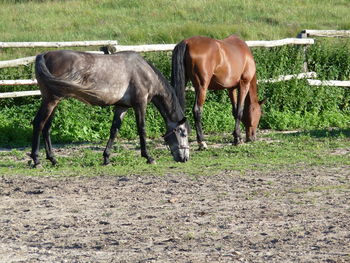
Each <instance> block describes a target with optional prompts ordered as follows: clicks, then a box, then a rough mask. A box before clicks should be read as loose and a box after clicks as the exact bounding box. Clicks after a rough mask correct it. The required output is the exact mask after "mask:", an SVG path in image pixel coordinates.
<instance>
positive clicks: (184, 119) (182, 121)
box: [179, 117, 187, 125]
mask: <svg viewBox="0 0 350 263" xmlns="http://www.w3.org/2000/svg"><path fill="white" fill-rule="evenodd" d="M186 121H187V119H186V117H184V118H183V119H182V120H181V121H179V125H181V124H184V123H185V122H186Z"/></svg>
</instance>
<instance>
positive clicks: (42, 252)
mask: <svg viewBox="0 0 350 263" xmlns="http://www.w3.org/2000/svg"><path fill="white" fill-rule="evenodd" d="M349 10H350V2H349V1H348V0H343V1H329V0H327V1H326V0H321V1H319V0H308V1H298V0H295V1H287V0H272V1H251V0H244V1H243V0H235V1H231V0H230V1H229V0H216V1H204V0H202V1H200V0H193V1H180V0H172V1H170V0H163V1H161V0H153V1H142V0H125V1H124V0H116V1H112V0H108V1H107V0H85V1H75V0H73V1H54V0H52V1H44V0H36V1H34V0H33V1H25V0H12V1H10V0H0V17H1V23H0V41H74V40H105V39H111V40H118V41H119V42H120V44H159V43H176V42H179V41H181V40H182V39H183V38H186V37H189V36H193V35H207V36H211V37H216V38H224V37H226V36H227V35H230V34H233V33H235V34H238V35H239V36H241V37H242V38H243V39H245V40H275V39H281V38H287V37H296V35H297V34H298V33H299V32H300V31H301V30H302V29H349V28H350V13H349ZM349 49H350V40H348V39H324V38H319V39H317V40H316V44H315V45H313V46H311V47H309V48H308V53H307V54H308V55H307V60H308V65H309V71H316V72H317V74H318V78H319V79H329V80H332V79H335V80H350V55H349V54H350V52H349V51H350V50H349ZM45 50H46V49H45ZM45 50H44V49H0V59H1V60H5V59H15V58H20V57H25V56H33V55H35V54H37V53H39V52H42V51H45ZM81 50H83V49H81ZM253 52H254V56H255V59H256V62H257V69H258V78H259V79H265V78H271V77H276V76H278V75H282V74H283V75H285V74H292V73H300V72H301V68H302V62H303V52H302V48H300V47H293V46H288V47H281V48H269V49H265V48H254V49H253ZM143 55H144V56H145V57H146V58H147V59H148V60H150V61H152V62H153V63H154V64H155V65H156V66H157V67H158V68H159V69H160V70H161V71H162V72H163V74H164V75H165V76H166V77H167V78H169V76H170V56H171V53H170V52H157V53H147V54H143ZM32 77H34V72H33V67H32V66H28V67H20V68H13V69H1V70H0V79H27V78H32ZM0 89H1V91H12V90H29V89H36V87H29V86H28V87H21V88H19V87H16V88H13V87H0ZM187 96H188V101H189V103H188V112H187V115H188V118H189V119H190V121H191V122H193V119H192V114H191V107H192V106H191V101H193V92H188V93H187ZM259 96H260V98H265V97H266V98H267V99H268V101H267V103H266V105H265V106H264V115H263V118H262V120H261V123H260V129H259V132H258V140H257V141H256V142H254V143H247V144H242V145H240V146H238V147H235V146H232V145H231V140H232V135H231V131H232V129H233V118H232V116H231V106H230V104H229V102H228V98H227V95H226V92H225V91H221V92H209V94H208V101H207V102H206V104H205V109H204V116H203V121H204V132H205V136H206V139H207V142H208V146H209V148H208V150H206V151H197V150H196V142H195V135H194V133H192V135H191V136H190V143H191V157H190V161H189V162H186V163H175V162H174V161H173V160H172V157H171V155H170V153H169V151H168V149H166V147H165V146H164V144H163V141H162V138H161V136H160V135H161V134H162V133H163V132H164V124H163V121H162V120H161V118H160V115H159V113H158V112H157V111H156V110H155V109H154V107H152V106H151V105H150V107H149V108H148V112H147V132H148V137H149V138H150V139H149V140H148V145H149V152H150V154H151V155H152V156H153V157H154V158H155V160H156V162H157V164H156V165H147V164H146V162H145V159H144V158H141V157H140V153H139V143H138V140H137V139H136V137H137V135H136V129H135V126H136V125H135V120H134V115H133V113H132V111H130V112H129V113H128V114H127V117H126V119H125V121H124V124H123V126H122V129H121V133H120V136H119V138H121V139H119V140H118V142H117V143H116V145H115V147H114V149H113V154H112V156H111V164H110V165H109V166H102V165H101V164H102V151H103V149H104V146H105V143H106V141H107V138H108V135H109V128H110V124H111V118H112V107H104V108H101V107H89V106H86V105H83V104H82V103H80V102H77V101H75V100H67V101H64V102H62V103H61V104H60V105H59V108H58V111H57V114H56V118H55V119H54V124H53V128H52V135H53V136H52V137H53V142H54V152H55V154H56V157H57V160H58V165H57V166H55V167H53V166H52V165H51V164H50V163H49V162H48V161H46V160H44V158H45V154H44V151H43V150H42V151H41V156H40V157H41V160H42V167H38V168H37V169H29V167H30V166H29V165H28V164H31V162H30V158H29V156H28V153H29V152H30V140H31V133H32V127H31V121H32V119H33V118H34V115H35V113H36V111H37V109H38V107H39V103H40V98H39V97H27V98H17V99H2V100H0V222H1V226H2V227H1V228H0V261H1V260H2V261H5V262H61V261H62V260H66V261H67V262H231V261H233V262H286V261H290V262H328V263H332V262H349V259H350V251H349V246H348V244H349V231H350V229H349V214H350V207H349V189H350V184H349V178H350V177H349V171H350V158H349V156H350V140H349V138H350V128H349V121H350V89H349V88H339V87H333V88H332V87H310V86H309V85H307V84H306V82H305V81H303V80H300V81H296V80H293V81H288V82H281V83H276V84H264V85H260V86H259ZM266 129H273V131H271V130H266ZM291 129H296V130H295V131H290V130H291ZM283 130H289V131H283Z"/></svg>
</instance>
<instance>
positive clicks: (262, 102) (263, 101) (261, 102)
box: [259, 98, 267, 106]
mask: <svg viewBox="0 0 350 263" xmlns="http://www.w3.org/2000/svg"><path fill="white" fill-rule="evenodd" d="M266 101H267V98H265V99H263V100H261V101H259V104H260V106H261V105H263V104H265V102H266Z"/></svg>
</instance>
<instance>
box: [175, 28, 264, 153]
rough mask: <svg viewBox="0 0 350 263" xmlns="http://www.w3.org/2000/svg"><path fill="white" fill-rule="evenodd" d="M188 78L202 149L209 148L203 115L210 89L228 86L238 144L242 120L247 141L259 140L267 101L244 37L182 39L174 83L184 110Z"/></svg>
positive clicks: (176, 51) (235, 140) (237, 142)
mask: <svg viewBox="0 0 350 263" xmlns="http://www.w3.org/2000/svg"><path fill="white" fill-rule="evenodd" d="M188 80H190V81H191V82H192V84H193V86H194V89H195V93H196V97H195V102H194V106H193V114H194V120H195V124H196V132H197V142H198V144H199V148H200V149H205V148H207V145H206V143H205V142H204V138H203V132H202V124H201V114H202V110H203V104H204V101H205V98H206V93H207V90H208V89H209V90H218V89H228V94H229V97H230V101H231V104H232V114H233V116H234V118H235V121H236V125H235V129H234V132H233V136H234V141H233V142H234V144H235V145H237V144H239V143H240V142H241V134H240V122H241V121H242V122H243V124H244V126H245V128H246V141H253V140H255V138H256V129H257V127H258V124H259V121H260V117H261V104H263V103H264V102H265V101H258V89H257V83H256V67H255V62H254V58H253V55H252V53H251V51H250V49H249V47H248V46H247V44H246V43H245V42H244V41H243V40H241V39H239V38H238V37H237V36H234V35H231V36H229V37H227V38H225V39H223V40H217V39H212V38H209V37H203V36H195V37H190V38H187V39H184V40H182V41H181V42H180V43H178V44H177V45H176V46H175V48H174V51H173V54H172V72H171V85H172V86H173V87H174V89H175V92H176V93H177V96H178V98H179V100H180V104H181V107H182V109H183V110H184V111H185V85H186V82H187V81H188ZM236 90H238V95H237V92H236Z"/></svg>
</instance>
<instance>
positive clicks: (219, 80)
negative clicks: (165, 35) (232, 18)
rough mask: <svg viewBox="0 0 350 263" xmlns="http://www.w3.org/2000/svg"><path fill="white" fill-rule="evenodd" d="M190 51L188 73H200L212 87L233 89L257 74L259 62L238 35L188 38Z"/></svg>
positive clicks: (201, 78)
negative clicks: (255, 60)
mask: <svg viewBox="0 0 350 263" xmlns="http://www.w3.org/2000/svg"><path fill="white" fill-rule="evenodd" d="M184 41H185V42H186V44H187V48H188V54H187V59H186V64H187V65H186V68H187V69H188V71H189V72H188V75H189V76H191V75H196V77H197V78H199V79H200V80H201V81H202V82H203V83H204V82H205V81H207V80H209V81H210V86H209V87H208V88H213V89H217V88H229V87H234V86H236V85H237V84H238V83H239V81H240V80H241V79H242V78H243V79H247V80H248V81H249V80H251V79H252V78H253V77H254V75H255V70H256V68H255V62H254V59H253V56H252V53H251V52H250V49H249V47H248V46H247V45H246V43H245V42H244V41H243V40H241V39H239V38H238V37H236V36H230V37H228V38H226V39H224V40H217V39H213V38H209V37H202V36H196V37H192V38H188V39H185V40H184Z"/></svg>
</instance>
